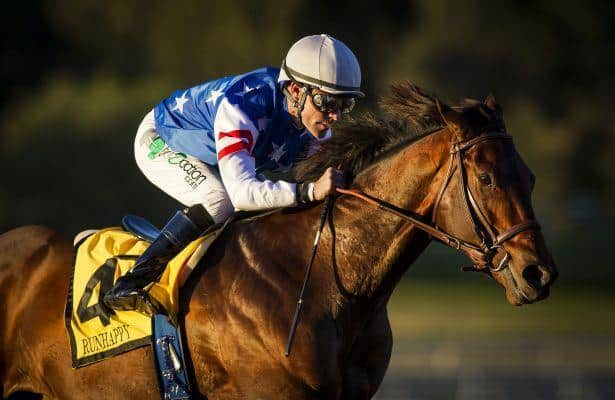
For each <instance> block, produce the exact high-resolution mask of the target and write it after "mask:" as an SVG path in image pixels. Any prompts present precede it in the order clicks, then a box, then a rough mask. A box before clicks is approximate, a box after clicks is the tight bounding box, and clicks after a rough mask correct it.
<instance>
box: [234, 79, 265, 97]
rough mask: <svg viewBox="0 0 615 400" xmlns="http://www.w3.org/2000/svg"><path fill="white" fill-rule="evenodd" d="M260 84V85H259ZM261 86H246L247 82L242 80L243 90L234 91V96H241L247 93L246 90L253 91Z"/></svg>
mask: <svg viewBox="0 0 615 400" xmlns="http://www.w3.org/2000/svg"><path fill="white" fill-rule="evenodd" d="M261 86H262V85H261ZM261 86H256V87H253V88H251V87H250V86H248V84H247V83H245V82H244V84H243V92H237V93H235V95H236V96H239V97H243V96H244V95H245V94H247V93H248V92H251V91H253V90H256V89H258V88H260V87H261Z"/></svg>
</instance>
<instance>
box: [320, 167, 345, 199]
mask: <svg viewBox="0 0 615 400" xmlns="http://www.w3.org/2000/svg"><path fill="white" fill-rule="evenodd" d="M344 186H345V179H344V172H342V171H340V170H339V169H336V168H333V167H329V168H327V170H326V171H325V173H324V174H322V176H321V177H320V178H318V180H317V181H316V182H314V200H324V199H325V197H327V196H328V195H330V194H335V189H336V188H338V187H339V188H343V187H344Z"/></svg>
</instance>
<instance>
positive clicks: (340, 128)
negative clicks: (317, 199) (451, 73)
mask: <svg viewBox="0 0 615 400" xmlns="http://www.w3.org/2000/svg"><path fill="white" fill-rule="evenodd" d="M482 105H483V103H482V102H480V101H478V100H472V99H465V100H463V101H462V102H461V103H460V104H458V105H455V106H453V107H452V108H455V109H459V110H460V111H462V112H463V113H464V114H466V113H467V112H468V111H474V112H470V113H469V114H477V113H478V112H479V111H480V113H481V114H483V116H485V113H490V111H489V110H488V109H487V108H486V107H483V106H482ZM379 106H380V110H381V111H382V112H381V115H376V114H373V113H370V112H367V113H364V114H362V115H360V116H358V117H356V118H350V119H348V120H347V121H344V122H342V123H340V124H339V125H336V126H335V128H334V134H333V137H332V138H331V139H330V140H327V141H326V142H323V143H322V144H321V145H320V147H319V149H318V150H317V151H316V152H315V153H314V154H312V155H310V156H309V157H305V158H302V159H301V160H300V161H299V162H298V163H297V165H296V166H295V168H294V175H295V177H296V179H297V181H299V182H302V181H314V180H316V179H318V178H319V177H320V176H321V175H322V173H323V172H324V170H325V169H327V168H328V167H339V166H342V167H343V168H344V170H345V171H346V172H347V173H350V174H352V176H356V175H357V174H358V173H359V172H360V171H362V170H363V169H365V168H366V167H367V166H369V165H370V164H372V163H374V162H375V161H376V160H377V159H379V158H380V157H381V156H383V155H385V154H387V153H389V152H390V151H393V150H395V149H397V148H398V147H399V146H401V145H402V144H408V143H410V142H413V141H415V140H417V139H419V138H421V137H423V136H426V135H429V134H430V133H433V132H435V131H437V130H440V129H441V128H443V127H445V126H446V124H445V123H444V122H443V120H442V114H441V110H443V109H445V108H448V107H449V106H447V105H446V104H444V103H442V102H441V101H440V100H438V99H437V98H436V97H434V96H432V95H430V94H428V93H426V92H425V91H423V90H422V89H421V88H419V87H418V86H416V85H414V84H413V83H411V82H409V81H404V82H400V83H394V84H392V85H391V86H390V93H389V94H388V95H386V96H384V97H382V98H381V99H380V100H379ZM485 110H486V111H485ZM478 117H480V115H478ZM488 119H490V118H488Z"/></svg>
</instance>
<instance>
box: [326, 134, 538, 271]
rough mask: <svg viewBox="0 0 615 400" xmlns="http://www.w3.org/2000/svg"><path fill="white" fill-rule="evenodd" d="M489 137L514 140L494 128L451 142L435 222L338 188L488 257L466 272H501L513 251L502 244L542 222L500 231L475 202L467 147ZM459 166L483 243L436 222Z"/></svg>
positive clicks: (458, 246) (457, 247) (451, 244)
mask: <svg viewBox="0 0 615 400" xmlns="http://www.w3.org/2000/svg"><path fill="white" fill-rule="evenodd" d="M487 140H512V136H510V135H509V134H507V133H505V132H500V131H495V132H490V133H485V134H481V135H479V136H476V137H474V138H472V139H469V140H466V141H461V142H455V141H454V140H453V141H452V144H451V148H450V153H451V157H450V162H449V165H448V169H447V174H446V178H445V179H444V183H443V184H442V187H441V188H440V190H439V192H438V197H437V198H436V203H435V205H434V208H433V212H432V223H431V224H428V223H425V222H423V221H420V220H419V219H417V218H415V217H413V216H411V215H410V212H409V211H407V210H404V209H400V208H397V207H395V206H393V205H391V204H389V203H387V202H385V201H384V200H381V199H378V198H374V197H372V196H370V195H368V194H366V193H363V192H361V191H358V190H352V189H339V188H338V189H337V191H338V192H339V193H343V194H348V195H350V196H354V197H357V198H359V199H361V200H363V201H365V202H367V203H369V204H371V205H373V206H375V207H378V208H379V209H381V210H384V211H386V212H389V213H391V214H394V215H396V216H398V217H400V218H402V219H404V220H406V221H408V222H411V223H412V224H413V225H415V226H416V227H417V228H419V229H420V230H422V231H424V232H426V233H427V234H429V235H431V236H432V237H434V238H435V239H437V240H439V241H440V242H442V243H444V244H445V245H447V246H449V247H452V248H453V249H455V250H459V251H462V252H464V253H466V254H470V253H478V254H480V255H481V256H482V258H483V259H484V260H485V262H484V263H481V264H480V265H474V266H472V267H464V268H462V270H464V271H483V270H485V269H487V270H488V271H489V272H499V271H502V270H504V269H505V268H507V267H508V262H509V261H510V254H509V253H508V252H507V251H506V249H505V248H504V246H503V244H504V243H505V242H506V241H508V240H510V239H512V238H513V237H515V236H516V235H518V234H519V233H521V232H524V231H526V230H530V229H536V230H538V229H540V225H539V224H538V222H537V221H536V220H528V221H524V222H521V223H519V224H517V225H514V226H512V227H510V228H509V229H508V230H506V231H504V232H502V233H500V234H497V232H496V230H495V228H494V227H493V225H492V224H491V223H490V222H489V221H488V219H487V218H486V216H485V214H484V212H483V211H482V209H481V207H480V206H479V204H478V203H477V202H476V200H475V199H474V197H473V196H472V193H471V192H470V189H469V187H468V184H467V180H466V174H465V168H464V165H463V156H464V152H465V150H467V149H470V148H472V147H473V146H475V145H477V144H479V143H482V142H484V141H487ZM457 169H459V176H460V178H459V179H460V180H461V185H460V188H461V192H462V196H463V198H464V202H465V204H466V210H467V212H468V215H469V216H470V220H471V221H472V224H473V228H474V232H476V235H477V236H478V237H479V238H480V240H481V244H480V246H478V245H475V244H472V243H469V242H467V241H465V240H463V239H461V238H458V237H456V236H454V235H451V234H449V233H447V232H445V231H444V230H442V229H440V228H439V227H438V226H437V224H436V215H437V211H438V207H439V205H440V202H441V200H442V197H443V196H444V193H445V191H446V188H447V187H448V185H449V183H450V182H451V180H452V177H453V175H454V173H455V170H457ZM500 250H501V251H503V252H504V253H505V255H504V257H503V258H502V259H501V260H500V262H499V264H498V266H497V267H495V266H493V263H492V261H493V258H494V257H495V255H496V254H497V253H498V251H500Z"/></svg>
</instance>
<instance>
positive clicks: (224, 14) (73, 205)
mask: <svg viewBox="0 0 615 400" xmlns="http://www.w3.org/2000/svg"><path fill="white" fill-rule="evenodd" d="M614 19H615V3H613V2H607V1H596V0H585V1H552V0H542V1H519V0H517V1H513V0H508V1H506V0H505V1H500V2H492V1H489V2H488V1H476V0H474V1H473V0H470V1H465V2H447V1H444V0H432V1H418V0H416V1H384V0H381V1H379V2H372V1H361V0H354V1H347V0H339V1H335V2H332V1H324V0H312V1H309V2H306V1H299V0H285V1H283V2H281V1H280V2H279V1H271V0H261V1H258V2H255V1H248V0H241V1H240V0H227V1H224V2H207V1H187V0H185V1H174V2H163V1H151V0H150V1H137V0H128V1H110V2H109V1H108V2H101V1H94V0H81V1H79V2H74V1H66V0H56V1H22V2H13V3H11V4H10V5H5V6H4V7H3V17H2V21H3V23H2V24H1V26H0V29H1V30H2V38H3V41H2V63H1V64H0V99H1V103H0V114H1V118H0V160H1V161H0V163H1V164H0V165H1V168H2V183H0V231H6V230H8V229H11V228H13V227H16V226H20V225H24V224H32V223H36V224H44V225H49V226H52V227H54V228H56V229H58V230H60V231H61V232H63V233H64V234H66V235H67V236H68V237H72V236H73V235H74V234H76V233H77V232H78V231H80V230H83V229H86V228H90V227H103V226H111V225H117V224H118V223H119V221H120V218H121V216H122V215H123V214H125V213H136V214H141V215H143V216H145V217H147V218H150V219H151V220H152V221H154V222H156V223H157V224H161V223H163V222H164V221H165V220H166V219H167V217H168V216H169V215H170V214H171V212H172V211H173V210H175V209H176V208H177V207H178V204H176V203H175V202H174V200H172V199H171V198H169V197H168V196H166V195H165V194H163V193H162V192H161V191H159V190H158V189H156V188H155V187H154V186H152V185H151V184H149V183H148V181H147V180H146V179H145V178H144V176H142V175H141V173H140V172H139V170H138V169H137V167H136V165H135V163H134V160H133V154H132V142H133V138H134V135H135V133H136V128H137V126H138V125H139V123H140V121H141V119H142V117H143V116H144V115H145V114H146V113H147V112H148V111H149V110H150V109H152V107H153V106H154V105H155V104H156V103H157V102H158V101H160V100H161V99H163V98H165V97H167V96H168V95H169V94H170V93H171V92H172V91H173V90H175V89H178V88H185V87H190V86H193V85H195V84H198V83H200V82H203V81H206V80H209V79H213V78H217V77H220V76H223V75H231V74H236V73H242V72H246V71H249V70H251V69H255V68H258V67H261V66H264V65H272V66H279V65H280V63H281V60H282V58H283V57H284V55H285V53H286V51H287V50H288V48H289V46H290V45H291V44H292V43H293V42H294V41H295V40H297V39H299V38H300V37H302V36H304V35H306V34H314V33H323V32H324V33H329V34H331V35H333V36H335V37H337V38H339V39H341V40H342V41H344V42H345V43H346V44H347V45H348V46H349V47H350V48H352V49H353V50H354V51H355V53H356V55H357V57H358V59H359V61H360V63H361V66H362V69H363V77H364V88H365V89H364V91H365V92H366V93H367V94H368V97H367V98H366V99H365V101H363V102H362V103H361V107H360V109H362V110H363V111H365V110H372V109H374V108H375V107H376V100H377V98H378V96H380V95H382V94H385V93H386V91H387V87H388V85H389V83H390V82H392V81H395V80H401V79H409V80H411V81H413V82H415V83H416V84H418V85H419V86H422V87H423V88H425V89H427V90H428V91H430V92H432V93H434V94H436V95H437V96H439V97H440V98H442V99H444V100H448V101H451V102H454V101H457V100H459V99H461V98H464V97H472V98H478V99H482V98H484V97H486V96H487V95H488V94H489V93H492V94H494V95H495V97H496V99H497V100H498V102H499V103H500V104H502V106H503V108H504V115H505V120H506V123H507V127H508V130H509V131H510V132H511V133H512V134H513V136H514V137H515V143H516V146H517V149H518V150H519V151H520V153H521V154H522V155H523V157H524V158H525V160H526V162H527V163H528V164H529V166H530V167H531V168H532V170H533V172H534V173H535V174H536V176H537V178H538V180H537V184H536V189H535V192H534V208H535V210H536V214H537V216H538V218H539V220H540V222H541V224H542V226H543V231H544V234H545V236H546V239H547V242H548V244H549V246H550V248H551V251H552V253H553V255H554V257H555V259H556V261H557V263H558V268H559V270H560V279H559V280H558V282H557V283H556V284H555V286H554V287H553V290H552V295H551V297H550V298H549V299H547V300H546V301H544V302H542V303H538V304H534V305H530V306H525V307H522V308H514V307H512V306H510V305H508V304H507V303H506V301H505V299H504V295H503V293H502V292H501V290H500V289H499V288H498V287H497V286H496V285H495V284H494V283H493V282H490V281H488V279H486V278H485V277H482V276H479V275H478V274H468V273H465V274H462V273H461V272H459V266H460V265H461V264H463V263H464V262H466V261H465V260H464V259H462V258H461V257H459V256H458V255H457V254H455V253H454V252H452V251H449V250H448V249H445V248H444V247H443V246H440V245H437V244H432V245H431V246H430V247H429V248H428V250H427V251H426V253H425V254H424V255H423V256H422V257H421V259H420V260H419V262H417V263H416V264H415V265H414V266H413V267H412V269H411V270H410V271H409V272H408V274H407V276H406V278H405V280H404V281H402V283H401V284H400V287H399V288H398V289H397V291H396V293H395V296H394V298H393V299H392V300H391V303H390V306H389V311H390V317H391V321H392V324H393V332H394V335H395V345H394V354H393V356H392V359H391V366H390V368H389V372H388V374H387V377H386V379H385V381H384V383H383V385H382V388H381V390H380V392H379V393H378V398H381V399H386V398H410V399H482V398H485V399H509V398H510V399H513V398H515V399H516V398H526V399H612V398H615V295H614V294H613V292H614V289H615V287H614V283H615V279H614V278H613V271H614V269H613V266H612V252H610V251H609V250H611V249H612V245H611V240H612V239H613V236H614V235H613V234H612V231H611V229H613V227H614V226H615V207H614V206H613V201H615V129H614V126H615V125H614V124H613V122H612V121H610V118H611V117H613V112H612V110H611V107H612V105H613V98H614V96H613V92H614V91H615V51H614V50H615V24H613V20H614ZM359 111H361V110H359Z"/></svg>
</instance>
